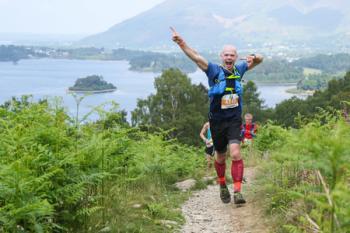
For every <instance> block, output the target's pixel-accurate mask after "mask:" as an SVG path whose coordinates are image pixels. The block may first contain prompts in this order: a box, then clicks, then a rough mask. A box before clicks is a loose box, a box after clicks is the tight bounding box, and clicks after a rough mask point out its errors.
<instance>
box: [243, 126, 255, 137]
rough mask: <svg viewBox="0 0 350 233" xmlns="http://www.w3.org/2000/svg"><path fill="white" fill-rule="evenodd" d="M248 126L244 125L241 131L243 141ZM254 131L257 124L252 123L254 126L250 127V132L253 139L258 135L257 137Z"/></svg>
mask: <svg viewBox="0 0 350 233" xmlns="http://www.w3.org/2000/svg"><path fill="white" fill-rule="evenodd" d="M246 125H247V124H244V125H243V129H242V131H241V137H242V139H243V137H244V135H245V131H246ZM254 129H255V124H254V123H252V126H251V127H250V130H249V132H250V135H252V137H253V138H255V137H256V135H255V133H254Z"/></svg>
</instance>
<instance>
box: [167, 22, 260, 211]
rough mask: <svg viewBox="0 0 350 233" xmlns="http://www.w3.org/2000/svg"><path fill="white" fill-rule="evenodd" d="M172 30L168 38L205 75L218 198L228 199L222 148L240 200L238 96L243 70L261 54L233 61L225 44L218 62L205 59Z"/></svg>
mask: <svg viewBox="0 0 350 233" xmlns="http://www.w3.org/2000/svg"><path fill="white" fill-rule="evenodd" d="M171 30H172V39H173V41H174V42H175V43H177V44H178V46H179V47H180V48H181V49H182V51H183V52H184V53H185V54H186V55H187V56H188V57H189V58H190V59H191V60H192V61H193V62H194V63H196V64H197V66H198V67H199V68H200V69H201V70H202V71H204V72H205V74H206V75H207V77H208V83H209V87H210V89H209V92H208V95H209V97H210V110H209V122H210V129H211V133H212V138H213V143H214V148H215V151H216V160H215V163H214V164H215V170H216V173H217V176H218V182H219V184H220V198H221V200H222V202H223V203H229V202H230V201H231V195H230V192H229V190H228V188H227V186H226V180H225V170H226V159H225V155H226V151H227V146H229V152H230V155H231V158H232V163H231V175H232V179H233V189H234V203H235V204H243V203H245V202H246V201H245V199H244V198H243V196H242V194H241V184H242V179H243V167H244V165H243V161H242V157H241V153H240V142H241V132H240V131H241V130H240V128H241V125H242V116H241V114H242V99H241V95H242V93H241V90H242V89H241V84H240V80H241V79H242V77H243V75H244V73H245V72H246V71H247V70H250V69H252V68H254V67H255V66H256V65H258V64H260V63H261V62H262V61H263V57H262V56H261V55H258V54H256V55H254V54H252V55H249V56H247V57H246V59H245V60H242V61H240V62H239V63H237V64H236V60H237V56H238V55H237V51H236V48H235V47H234V46H232V45H225V46H224V47H223V50H222V51H221V54H220V58H221V61H222V64H221V65H218V64H214V63H211V62H208V61H207V60H206V59H204V58H203V57H202V56H201V55H200V54H198V53H197V52H196V51H195V50H194V49H192V48H190V47H189V46H188V45H187V44H186V42H185V41H184V39H183V38H182V37H181V36H180V35H179V34H178V33H177V32H176V31H175V29H174V28H171Z"/></svg>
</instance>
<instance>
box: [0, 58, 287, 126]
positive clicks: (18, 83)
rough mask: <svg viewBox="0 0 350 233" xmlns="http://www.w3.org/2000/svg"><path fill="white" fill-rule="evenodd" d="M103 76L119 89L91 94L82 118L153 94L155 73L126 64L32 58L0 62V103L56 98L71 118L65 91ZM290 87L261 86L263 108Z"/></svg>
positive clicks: (196, 77) (201, 77)
mask: <svg viewBox="0 0 350 233" xmlns="http://www.w3.org/2000/svg"><path fill="white" fill-rule="evenodd" d="M92 74H97V75H102V76H103V77H104V80H106V81H107V82H111V83H113V84H114V85H115V86H116V87H117V88H118V89H117V91H115V92H111V93H101V94H95V95H90V96H87V97H85V98H84V100H83V101H82V102H81V105H80V112H81V115H84V114H86V113H88V112H89V111H90V110H91V109H92V108H93V107H94V106H98V105H100V104H103V103H106V102H108V101H111V100H114V101H115V102H117V103H118V104H119V105H120V109H125V110H126V111H127V112H128V119H129V120H130V111H132V110H134V109H135V107H136V103H137V99H138V98H141V99H144V98H146V97H147V96H148V95H149V94H151V93H154V86H153V81H154V78H155V77H157V76H159V75H160V74H157V73H143V72H133V71H130V70H129V63H128V62H127V61H96V60H67V59H31V60H21V61H19V62H18V64H17V65H14V64H13V63H10V62H0V104H2V103H3V102H5V101H6V100H9V99H10V98H11V97H12V96H17V97H19V96H21V95H29V94H31V95H33V97H34V99H36V100H37V99H40V98H52V97H54V96H59V97H61V98H62V101H63V105H64V106H65V107H66V108H67V111H68V112H69V113H70V114H71V115H74V113H75V112H76V102H75V100H74V98H73V97H72V96H71V95H70V94H68V93H67V92H66V90H67V88H68V87H70V86H73V85H74V83H75V80H76V79H77V78H83V77H86V76H88V75H92ZM189 77H190V78H191V80H192V82H193V83H197V84H198V83H200V82H202V83H204V84H205V85H206V86H207V79H206V76H205V74H204V73H203V72H202V71H199V70H198V71H196V72H194V73H191V74H189ZM289 88H291V86H290V85H260V84H258V91H259V92H260V96H261V97H262V98H263V99H264V100H265V105H267V106H268V107H274V106H275V105H276V104H277V103H279V102H281V101H282V100H284V99H288V98H290V97H292V96H293V94H289V93H286V90H287V89H289Z"/></svg>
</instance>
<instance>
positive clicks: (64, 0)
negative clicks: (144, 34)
mask: <svg viewBox="0 0 350 233" xmlns="http://www.w3.org/2000/svg"><path fill="white" fill-rule="evenodd" d="M164 1H165V0H0V33H31V34H74V35H84V34H85V35H89V34H95V33H99V32H102V31H105V30H107V29H108V28H110V27H111V26H113V25H114V24H116V23H119V22H121V21H123V20H125V19H128V18H131V17H133V16H135V15H137V14H139V13H141V12H143V11H146V10H148V9H150V8H152V7H154V6H155V5H157V4H159V3H161V2H164Z"/></svg>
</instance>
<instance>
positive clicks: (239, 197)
mask: <svg viewBox="0 0 350 233" xmlns="http://www.w3.org/2000/svg"><path fill="white" fill-rule="evenodd" d="M233 200H234V202H235V204H244V203H245V202H246V201H245V200H244V197H243V195H242V193H240V192H236V193H234V195H233Z"/></svg>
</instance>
